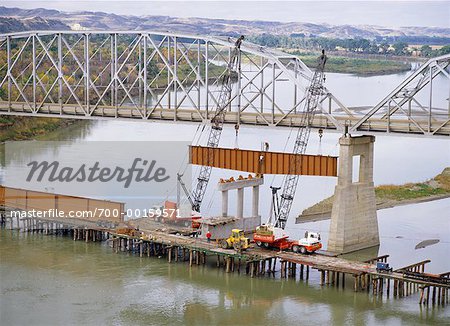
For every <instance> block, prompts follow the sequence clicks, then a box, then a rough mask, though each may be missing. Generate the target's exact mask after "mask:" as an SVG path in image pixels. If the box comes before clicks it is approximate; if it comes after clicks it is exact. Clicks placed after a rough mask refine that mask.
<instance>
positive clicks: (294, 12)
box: [0, 0, 450, 27]
mask: <svg viewBox="0 0 450 326" xmlns="http://www.w3.org/2000/svg"><path fill="white" fill-rule="evenodd" d="M0 5H3V6H6V7H19V8H52V9H58V10H63V11H80V10H89V11H103V12H110V13H116V14H125V15H138V16H141V15H166V16H174V17H207V18H227V19H243V20H272V21H283V22H311V23H328V24H332V25H342V24H352V25H365V24H370V25H380V26H387V27H389V26H429V27H431V26H434V27H450V1H423V0H422V1H398V0H396V1H317V0H316V1H167V0H166V1H123V0H122V1H119V0H108V1H102V0H90V1H82V0H81V1H77V0H66V1H38V0H34V1H8V0H1V1H0Z"/></svg>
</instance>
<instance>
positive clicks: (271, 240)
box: [253, 224, 322, 254]
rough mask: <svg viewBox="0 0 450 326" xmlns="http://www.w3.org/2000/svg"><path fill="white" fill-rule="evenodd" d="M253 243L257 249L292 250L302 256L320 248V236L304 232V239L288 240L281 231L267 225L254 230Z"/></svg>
mask: <svg viewBox="0 0 450 326" xmlns="http://www.w3.org/2000/svg"><path fill="white" fill-rule="evenodd" d="M253 241H255V243H256V245H257V246H258V247H265V248H276V249H280V250H292V251H293V252H299V253H302V254H306V253H313V252H315V251H317V250H319V249H320V248H322V244H321V243H320V234H318V233H316V232H309V231H306V232H305V237H304V238H302V239H300V240H289V236H288V235H287V234H286V233H285V232H284V230H283V229H281V228H277V227H274V226H272V225H267V224H263V225H261V226H258V227H257V228H256V232H255V233H254V234H253Z"/></svg>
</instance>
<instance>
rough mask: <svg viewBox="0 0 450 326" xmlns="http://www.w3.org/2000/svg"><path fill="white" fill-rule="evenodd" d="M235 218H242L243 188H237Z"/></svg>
mask: <svg viewBox="0 0 450 326" xmlns="http://www.w3.org/2000/svg"><path fill="white" fill-rule="evenodd" d="M236 217H237V218H243V217H244V188H239V189H238V190H237V212H236Z"/></svg>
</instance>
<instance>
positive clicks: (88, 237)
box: [1, 214, 450, 305]
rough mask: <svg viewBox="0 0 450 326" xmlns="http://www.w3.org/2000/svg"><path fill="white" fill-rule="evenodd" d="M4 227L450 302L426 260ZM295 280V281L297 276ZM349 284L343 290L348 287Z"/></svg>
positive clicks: (150, 229)
mask: <svg viewBox="0 0 450 326" xmlns="http://www.w3.org/2000/svg"><path fill="white" fill-rule="evenodd" d="M1 222H2V226H3V227H6V228H9V229H21V230H23V231H24V232H42V233H44V234H52V233H55V232H57V233H60V234H63V235H67V236H70V237H71V238H72V239H73V240H75V241H76V240H80V241H86V242H89V241H107V242H108V243H109V245H110V247H111V248H112V250H113V251H114V252H116V253H119V252H124V251H127V252H132V253H135V254H136V255H139V256H140V257H144V256H148V257H154V256H156V257H159V258H161V257H166V258H167V261H168V262H169V263H172V262H189V266H193V265H204V264H207V263H208V264H209V265H211V264H212V262H213V263H214V265H216V266H217V267H219V268H224V270H225V271H226V272H230V273H231V272H237V273H245V274H247V275H249V276H250V277H261V276H264V275H266V276H269V277H275V276H276V275H279V277H281V278H289V279H299V280H308V279H309V275H310V273H311V272H312V270H315V271H318V272H319V273H320V284H321V285H322V286H325V285H326V286H336V287H342V288H352V289H353V290H354V291H366V292H372V294H373V295H374V296H383V295H386V296H387V297H389V296H390V295H393V297H396V298H401V297H404V296H409V295H411V294H414V293H417V292H420V303H421V304H433V305H435V304H438V305H445V304H447V303H448V301H449V298H448V295H449V289H450V272H445V273H441V274H438V275H436V274H427V273H425V265H426V264H427V263H429V262H430V261H429V260H425V261H422V262H419V263H416V264H413V265H410V266H406V267H403V268H400V269H397V270H395V271H393V272H389V273H386V272H377V270H376V265H375V264H376V262H377V261H382V262H387V259H388V257H389V255H384V256H380V257H376V258H373V259H371V260H368V261H365V262H359V261H351V260H347V259H343V258H340V257H334V256H329V255H325V254H321V253H317V254H314V255H302V254H297V253H293V252H281V251H272V250H267V249H262V248H258V247H251V248H249V249H248V250H246V251H244V252H236V251H234V250H231V249H230V250H225V249H221V248H218V246H217V244H216V242H207V241H206V240H204V239H200V238H197V237H195V236H192V235H191V236H186V235H182V234H183V233H184V234H189V233H190V232H189V230H186V229H178V230H177V229H176V228H172V227H167V226H165V225H162V224H159V223H153V222H152V223H147V224H146V223H144V226H143V227H142V226H141V224H140V226H141V227H140V228H139V235H135V236H133V235H127V234H119V233H118V232H117V229H115V228H110V227H104V226H102V225H99V224H101V223H95V222H92V221H84V220H75V219H72V220H67V219H65V220H64V221H58V220H50V219H47V220H42V219H41V220H36V219H28V218H26V219H19V218H12V217H10V216H8V214H2V217H1ZM297 276H298V277H297ZM346 282H347V286H346Z"/></svg>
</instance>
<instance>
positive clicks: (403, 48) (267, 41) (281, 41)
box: [248, 34, 450, 57]
mask: <svg viewBox="0 0 450 326" xmlns="http://www.w3.org/2000/svg"><path fill="white" fill-rule="evenodd" d="M248 39H249V41H250V42H253V43H256V44H259V45H262V46H267V47H277V48H287V49H296V48H301V49H306V50H320V49H325V50H326V51H336V50H343V51H347V52H354V53H363V54H384V55H397V56H410V55H415V56H421V57H434V56H439V55H444V54H448V53H450V44H449V43H450V38H446V39H443V38H438V39H439V42H438V43H442V42H443V41H446V42H447V45H444V46H443V47H441V48H440V49H433V48H432V47H431V46H430V45H428V44H424V45H421V46H410V45H409V44H408V43H407V42H406V41H404V40H403V39H402V38H397V39H394V38H390V39H373V40H369V39H365V38H348V39H334V38H326V37H307V36H305V35H304V34H291V35H289V36H287V35H272V34H260V35H254V36H249V37H248ZM429 39H433V38H429ZM389 40H391V41H392V40H396V41H395V42H388V41H389Z"/></svg>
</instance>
